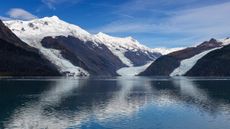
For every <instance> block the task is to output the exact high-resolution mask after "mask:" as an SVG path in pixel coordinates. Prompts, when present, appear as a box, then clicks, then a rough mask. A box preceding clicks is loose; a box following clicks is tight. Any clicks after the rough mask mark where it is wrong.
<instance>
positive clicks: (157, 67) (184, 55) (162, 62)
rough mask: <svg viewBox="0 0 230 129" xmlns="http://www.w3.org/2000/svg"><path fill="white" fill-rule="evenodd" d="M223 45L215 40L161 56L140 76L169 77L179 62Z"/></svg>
mask: <svg viewBox="0 0 230 129" xmlns="http://www.w3.org/2000/svg"><path fill="white" fill-rule="evenodd" d="M222 45H223V43H222V42H218V41H217V40H215V39H211V40H210V41H205V42H203V43H201V44H200V45H198V46H196V47H190V48H186V49H183V50H179V51H176V52H172V53H169V54H167V55H165V56H161V57H160V58H158V59H157V60H156V61H155V62H153V63H152V64H151V65H150V66H149V67H148V68H147V69H146V70H145V71H144V72H142V73H140V75H141V76H169V75H170V74H171V73H172V72H173V71H174V70H175V69H176V68H177V67H179V66H180V64H181V61H183V60H186V59H189V58H192V57H194V56H195V55H198V54H200V53H202V52H204V51H207V50H211V49H213V48H218V47H221V46H222Z"/></svg>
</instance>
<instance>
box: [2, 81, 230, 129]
mask: <svg viewBox="0 0 230 129" xmlns="http://www.w3.org/2000/svg"><path fill="white" fill-rule="evenodd" d="M229 86H230V80H228V79H205V78H203V79H202V78H184V77H178V78H145V77H132V78H122V77H120V78H111V79H100V78H89V79H1V80H0V106H1V111H0V128H9V129H14V128H15V129H32V128H35V129H40V128H41V129H43V128H49V129H59V128H60V129H62V128H83V129H88V128H90V129H91V128H92V129H112V128H121V129H125V128H132V129H140V128H144V129H152V128H158V129H185V128H186V129H194V128H196V129H206V128H207V129H220V128H225V129H227V128H229V127H230V103H229V102H230V87H229Z"/></svg>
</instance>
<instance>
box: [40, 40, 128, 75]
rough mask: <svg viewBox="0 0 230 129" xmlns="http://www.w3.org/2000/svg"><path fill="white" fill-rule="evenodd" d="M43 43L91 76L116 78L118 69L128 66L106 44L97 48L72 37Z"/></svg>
mask: <svg viewBox="0 0 230 129" xmlns="http://www.w3.org/2000/svg"><path fill="white" fill-rule="evenodd" d="M41 43H42V45H43V47H46V48H53V49H57V50H60V51H61V54H62V56H63V57H64V58H66V59H68V60H70V61H71V63H72V64H74V65H75V66H79V67H81V68H83V69H85V70H87V71H88V72H89V73H90V74H91V75H97V76H115V75H117V73H116V71H117V70H118V69H120V68H122V67H124V66H126V65H125V64H123V63H122V62H121V61H120V59H119V58H118V57H117V56H115V55H113V54H112V52H111V51H110V50H109V49H108V48H107V47H106V46H105V45H104V44H100V46H95V43H93V42H91V41H86V42H84V41H82V40H80V39H78V38H76V37H72V36H68V37H65V36H56V37H55V38H53V37H45V38H44V39H43V40H42V41H41Z"/></svg>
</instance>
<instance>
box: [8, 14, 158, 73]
mask: <svg viewBox="0 0 230 129" xmlns="http://www.w3.org/2000/svg"><path fill="white" fill-rule="evenodd" d="M4 23H5V25H6V26H8V27H9V28H10V29H11V30H12V32H13V33H15V34H16V35H17V36H18V37H19V38H20V39H21V40H23V41H24V42H26V43H27V44H28V45H30V46H32V47H35V48H37V49H39V50H40V52H41V53H42V54H43V55H44V56H45V57H46V58H47V59H48V60H50V61H51V62H52V63H53V64H55V65H56V66H57V67H58V69H59V71H60V72H61V73H67V74H70V75H74V76H82V75H83V76H88V75H90V74H91V75H117V73H116V72H117V70H119V69H121V68H123V67H134V66H142V65H145V64H147V63H149V62H151V61H154V60H155V59H157V58H158V57H159V56H161V54H160V53H158V52H157V51H155V50H153V49H149V48H147V47H145V46H144V45H141V44H140V43H139V42H138V41H137V40H135V39H133V38H131V37H126V38H118V37H112V36H109V35H107V34H103V33H98V34H96V35H94V34H90V33H88V32H87V31H85V30H83V29H82V28H80V27H79V26H76V25H73V24H69V23H67V22H64V21H62V20H60V19H59V18H58V17H56V16H53V17H45V18H41V19H34V20H31V21H21V20H12V21H5V22H4Z"/></svg>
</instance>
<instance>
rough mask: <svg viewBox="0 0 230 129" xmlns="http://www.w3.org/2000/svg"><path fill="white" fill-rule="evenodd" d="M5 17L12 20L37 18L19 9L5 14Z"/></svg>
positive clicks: (13, 9)
mask: <svg viewBox="0 0 230 129" xmlns="http://www.w3.org/2000/svg"><path fill="white" fill-rule="evenodd" d="M7 15H8V16H9V17H10V18H12V19H20V20H31V19H35V18H37V16H35V15H33V14H31V13H30V12H28V11H26V10H24V9H21V8H12V9H10V10H9V11H8V12H7Z"/></svg>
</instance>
